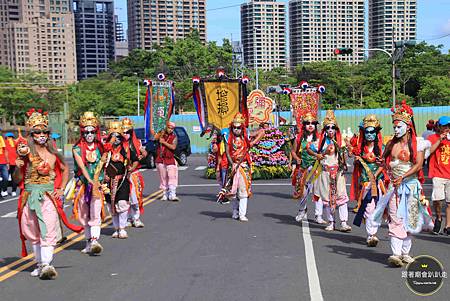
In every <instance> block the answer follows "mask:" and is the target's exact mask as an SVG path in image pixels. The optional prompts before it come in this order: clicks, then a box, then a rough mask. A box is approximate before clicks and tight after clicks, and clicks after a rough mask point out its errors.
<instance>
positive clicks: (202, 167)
mask: <svg viewBox="0 0 450 301" xmlns="http://www.w3.org/2000/svg"><path fill="white" fill-rule="evenodd" d="M207 167H208V166H198V167H196V168H195V170H204V169H206V168H207Z"/></svg>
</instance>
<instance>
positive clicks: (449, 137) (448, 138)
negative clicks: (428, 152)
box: [447, 132, 450, 140]
mask: <svg viewBox="0 0 450 301" xmlns="http://www.w3.org/2000/svg"><path fill="white" fill-rule="evenodd" d="M447 140H450V132H448V133H447Z"/></svg>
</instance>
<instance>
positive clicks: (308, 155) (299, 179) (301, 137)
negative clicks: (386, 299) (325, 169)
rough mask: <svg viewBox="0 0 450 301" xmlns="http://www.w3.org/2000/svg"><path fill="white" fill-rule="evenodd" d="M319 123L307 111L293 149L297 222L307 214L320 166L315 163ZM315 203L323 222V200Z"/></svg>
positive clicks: (317, 219)
mask: <svg viewBox="0 0 450 301" xmlns="http://www.w3.org/2000/svg"><path fill="white" fill-rule="evenodd" d="M318 124H319V122H318V120H317V117H316V116H314V115H313V114H312V113H307V114H306V115H305V116H304V117H303V119H302V124H301V125H300V127H299V131H298V133H297V136H296V137H295V141H294V146H293V147H292V150H291V156H292V158H293V159H294V160H295V161H296V164H293V166H294V167H293V171H292V186H294V195H293V197H294V199H300V202H299V211H298V214H297V216H296V217H295V220H296V221H297V222H300V221H301V220H302V219H303V218H304V217H305V216H306V201H307V198H308V195H309V193H311V192H312V191H313V182H314V180H315V177H314V173H315V170H316V168H317V166H318V165H315V163H316V160H317V159H316V156H317V149H318V142H319V141H318V132H317V125H318ZM295 161H294V162H295ZM314 167H315V168H314ZM315 205H316V210H315V217H316V221H317V222H318V223H320V224H323V223H325V221H324V220H323V218H322V210H323V202H322V200H321V199H318V200H317V201H316V202H315Z"/></svg>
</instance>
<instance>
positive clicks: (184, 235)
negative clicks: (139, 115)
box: [0, 157, 450, 301]
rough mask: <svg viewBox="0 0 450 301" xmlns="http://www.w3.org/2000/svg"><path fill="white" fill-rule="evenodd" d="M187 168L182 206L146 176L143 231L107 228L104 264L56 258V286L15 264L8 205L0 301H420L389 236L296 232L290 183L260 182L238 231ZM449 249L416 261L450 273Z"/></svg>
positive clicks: (422, 243) (439, 296)
mask: <svg viewBox="0 0 450 301" xmlns="http://www.w3.org/2000/svg"><path fill="white" fill-rule="evenodd" d="M189 164H190V165H189V166H188V167H187V168H183V170H181V171H180V188H179V196H180V197H181V198H182V201H181V202H180V203H172V202H162V201H160V200H159V199H158V198H159V196H160V195H161V194H160V193H158V192H157V191H158V183H157V174H156V171H153V170H147V171H145V172H144V177H145V180H146V190H145V195H147V196H148V197H147V198H146V201H147V203H148V204H147V206H146V207H145V208H146V209H145V210H146V212H145V216H144V218H143V221H144V222H145V225H146V226H145V228H144V229H131V230H130V231H129V236H130V237H129V239H127V240H117V239H112V238H110V237H109V235H110V234H111V233H112V229H111V226H110V225H105V228H104V230H103V234H104V236H103V237H102V239H101V242H102V244H103V246H104V248H105V251H104V253H103V254H102V255H101V256H98V257H90V256H86V255H82V254H81V253H80V252H79V251H80V250H81V249H82V246H83V243H82V239H83V237H82V236H75V235H74V236H73V237H71V240H69V242H68V244H66V245H63V246H62V247H61V248H60V250H58V251H59V253H58V254H56V255H55V260H54V265H55V267H56V268H57V270H58V271H59V273H60V276H59V278H58V279H57V280H55V281H40V280H38V279H35V278H32V277H30V276H29V272H30V271H31V270H32V269H31V264H32V262H31V261H30V260H25V261H23V262H20V263H18V264H17V260H20V259H19V258H18V254H19V240H18V235H17V221H16V219H15V218H14V217H8V216H13V215H14V214H11V213H14V211H15V207H16V201H15V200H13V201H9V202H8V201H7V200H6V201H2V202H3V203H0V216H2V217H1V218H0V227H1V229H2V231H0V241H1V242H2V243H1V244H0V254H1V255H0V281H1V282H0V296H1V297H0V299H1V300H28V299H31V298H32V299H33V300H36V301H38V300H59V299H61V300H96V301H98V300H193V301H194V300H195V301H198V300H308V299H311V298H312V297H313V300H320V297H322V298H323V300H341V301H342V300H355V299H358V300H375V299H376V300H390V299H393V298H398V299H399V300H415V299H419V297H417V296H415V295H414V294H413V293H412V292H411V291H409V289H408V288H407V287H406V285H405V283H404V282H405V281H404V279H402V278H401V271H402V269H393V268H390V267H389V266H388V265H387V264H386V259H387V257H388V256H389V254H390V248H389V245H388V237H387V229H386V228H385V227H384V228H383V229H382V230H381V231H380V239H381V242H380V244H379V246H378V247H377V248H367V247H366V246H365V235H364V231H363V229H359V228H354V229H353V231H352V232H351V233H340V232H332V233H328V232H325V231H324V230H323V226H319V225H316V224H314V223H313V222H312V221H311V220H312V218H313V216H311V215H310V216H309V219H310V221H311V222H310V223H308V222H304V223H303V224H299V223H296V222H295V221H294V216H295V214H296V210H297V204H296V203H295V202H294V201H292V200H291V197H290V196H291V187H290V186H289V182H288V181H287V180H276V181H271V182H268V181H255V182H254V184H255V185H254V187H253V190H254V197H253V198H252V199H251V200H250V201H249V212H248V217H249V219H250V221H249V222H248V223H241V222H237V221H234V220H232V219H231V218H230V216H231V208H230V206H229V205H218V204H216V203H215V200H214V195H215V193H216V192H217V186H216V185H215V181H213V180H206V179H204V178H202V175H203V173H204V168H205V160H204V158H200V157H197V158H196V157H192V158H190V162H189ZM427 190H428V191H429V187H428V188H427ZM155 192H156V193H155ZM152 193H153V194H152ZM427 193H429V192H427ZM69 209H70V208H67V210H69ZM311 211H312V210H311ZM8 214H10V215H8ZM352 215H353V214H352V213H351V214H350V218H351V219H352V218H353V216H352ZM449 243H450V238H448V237H444V236H431V235H429V234H425V233H424V234H420V235H418V236H417V237H416V239H415V240H414V244H413V249H412V252H413V254H414V255H419V254H428V255H432V256H434V257H436V258H438V259H439V260H440V261H441V262H442V263H443V265H444V268H445V269H446V270H447V271H448V270H449V267H450V259H449V257H448V254H449ZM449 293H450V283H449V281H448V279H447V280H446V282H445V283H444V286H443V287H442V288H441V290H440V291H439V292H438V293H436V294H435V295H434V296H432V297H428V298H427V300H428V299H429V300H447V299H448V295H449ZM446 296H447V297H446ZM316 298H319V299H316Z"/></svg>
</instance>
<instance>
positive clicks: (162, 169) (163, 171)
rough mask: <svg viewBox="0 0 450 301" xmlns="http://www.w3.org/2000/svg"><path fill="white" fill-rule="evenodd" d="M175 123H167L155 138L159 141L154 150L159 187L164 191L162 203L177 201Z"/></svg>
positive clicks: (176, 140)
mask: <svg viewBox="0 0 450 301" xmlns="http://www.w3.org/2000/svg"><path fill="white" fill-rule="evenodd" d="M174 130H175V123H173V122H167V125H166V128H165V130H164V131H162V132H160V133H158V134H157V135H156V137H155V139H156V140H158V141H159V146H158V147H157V149H156V160H155V162H156V169H157V170H158V172H159V179H160V186H159V188H160V189H162V190H163V191H164V195H163V197H162V200H163V201H167V200H169V201H179V200H180V199H179V198H178V197H177V186H178V166H177V162H176V161H175V149H176V148H177V143H178V139H177V135H176V134H175V133H174Z"/></svg>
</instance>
